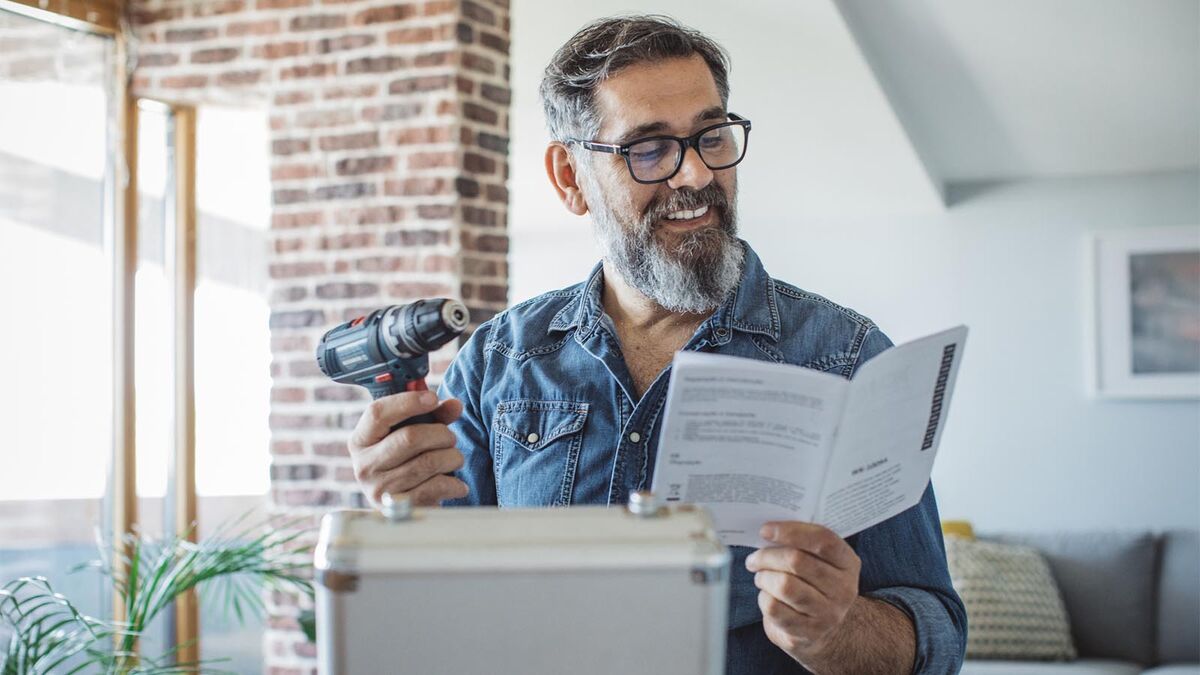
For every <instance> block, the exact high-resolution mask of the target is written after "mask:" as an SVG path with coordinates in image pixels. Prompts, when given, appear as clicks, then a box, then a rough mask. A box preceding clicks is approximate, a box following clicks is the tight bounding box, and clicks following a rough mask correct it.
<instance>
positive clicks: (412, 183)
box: [383, 177, 453, 197]
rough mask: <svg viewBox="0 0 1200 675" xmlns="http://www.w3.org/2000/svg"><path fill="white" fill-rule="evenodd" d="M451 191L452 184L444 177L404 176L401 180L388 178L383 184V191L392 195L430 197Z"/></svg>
mask: <svg viewBox="0 0 1200 675" xmlns="http://www.w3.org/2000/svg"><path fill="white" fill-rule="evenodd" d="M452 191H453V186H452V184H451V183H450V181H449V180H447V179H445V178H424V177H422V178H405V179H403V180H389V181H386V182H385V183H384V185H383V193H384V194H386V195H392V196H404V197H413V196H426V197H430V196H434V195H448V194H450V193H451V192H452Z"/></svg>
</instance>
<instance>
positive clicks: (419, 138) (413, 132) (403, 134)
mask: <svg viewBox="0 0 1200 675" xmlns="http://www.w3.org/2000/svg"><path fill="white" fill-rule="evenodd" d="M450 134H451V127H413V128H409V129H399V130H396V131H394V132H392V133H390V134H389V135H388V142H389V143H392V144H395V145H412V144H418V143H448V142H449V141H450V138H451V135H450Z"/></svg>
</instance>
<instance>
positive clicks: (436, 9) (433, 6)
mask: <svg viewBox="0 0 1200 675" xmlns="http://www.w3.org/2000/svg"><path fill="white" fill-rule="evenodd" d="M457 10H458V2H456V1H455V0H436V1H435V2H427V3H425V4H424V5H422V7H421V14H424V15H425V16H433V15H435V14H450V13H452V12H455V11H457Z"/></svg>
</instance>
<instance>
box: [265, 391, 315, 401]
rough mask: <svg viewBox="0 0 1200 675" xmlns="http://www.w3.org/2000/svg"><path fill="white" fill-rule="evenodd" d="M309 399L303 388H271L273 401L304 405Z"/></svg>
mask: <svg viewBox="0 0 1200 675" xmlns="http://www.w3.org/2000/svg"><path fill="white" fill-rule="evenodd" d="M307 399H308V392H307V391H305V389H304V388H303V387H271V400H272V401H275V402H278V403H302V402H303V401H305V400H307Z"/></svg>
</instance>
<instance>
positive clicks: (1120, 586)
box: [995, 532, 1157, 665]
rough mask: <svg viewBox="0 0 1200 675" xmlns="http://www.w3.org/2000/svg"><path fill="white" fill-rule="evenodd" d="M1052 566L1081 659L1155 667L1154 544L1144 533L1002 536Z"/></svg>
mask: <svg viewBox="0 0 1200 675" xmlns="http://www.w3.org/2000/svg"><path fill="white" fill-rule="evenodd" d="M995 539H997V540H1000V541H1006V542H1010V543H1017V544H1025V545H1028V546H1033V547H1034V548H1036V549H1038V550H1039V551H1041V552H1042V553H1043V554H1044V555H1045V556H1046V560H1047V561H1048V562H1049V563H1050V569H1051V570H1052V571H1053V572H1054V579H1055V581H1057V582H1058V587H1059V589H1060V590H1061V591H1062V596H1063V603H1064V604H1066V607H1067V614H1068V615H1069V616H1070V618H1071V635H1072V637H1073V639H1074V642H1075V648H1076V649H1077V650H1078V651H1079V655H1080V656H1081V657H1084V658H1095V659H1113V660H1117V661H1133V662H1135V663H1141V664H1145V665H1150V664H1152V663H1154V657H1155V654H1154V640H1153V636H1154V628H1155V626H1154V585H1155V584H1154V575H1155V560H1156V558H1157V545H1156V541H1155V539H1154V536H1153V535H1151V534H1150V533H1148V532H1137V533H1133V532H1065V533H1054V534H1023V535H1003V536H997V537H995Z"/></svg>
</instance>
